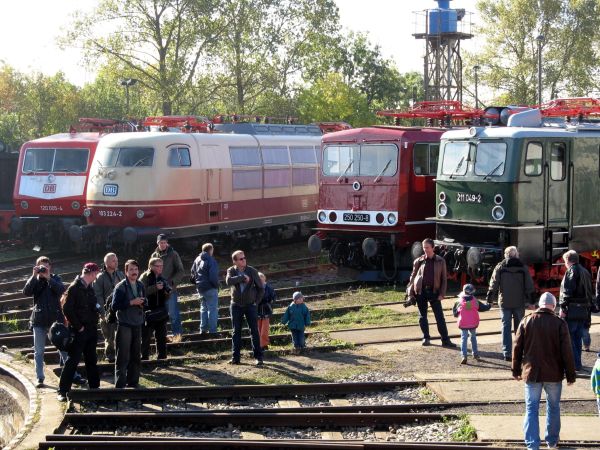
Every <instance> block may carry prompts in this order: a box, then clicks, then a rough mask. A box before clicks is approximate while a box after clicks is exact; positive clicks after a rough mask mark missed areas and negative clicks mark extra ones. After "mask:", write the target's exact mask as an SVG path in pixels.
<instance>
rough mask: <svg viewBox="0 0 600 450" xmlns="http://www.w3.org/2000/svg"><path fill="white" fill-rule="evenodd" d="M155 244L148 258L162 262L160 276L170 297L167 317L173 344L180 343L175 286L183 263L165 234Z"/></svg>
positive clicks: (179, 278)
mask: <svg viewBox="0 0 600 450" xmlns="http://www.w3.org/2000/svg"><path fill="white" fill-rule="evenodd" d="M156 244H157V247H156V250H155V251H154V253H152V255H151V256H150V257H151V258H160V259H162V260H163V274H162V276H163V277H164V278H165V279H166V280H167V283H169V286H171V295H170V296H169V300H168V301H167V306H168V308H169V317H170V318H171V331H172V332H173V342H181V333H182V332H183V328H182V327H181V318H180V316H179V305H178V304H177V300H178V299H177V284H178V283H179V282H180V281H181V280H182V278H183V276H184V275H185V273H184V272H185V271H184V269H183V263H182V262H181V257H180V256H179V253H177V252H176V251H175V249H174V248H173V247H171V246H170V245H169V240H168V239H167V235H166V234H159V235H158V236H157V238H156Z"/></svg>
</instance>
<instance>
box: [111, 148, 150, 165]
mask: <svg viewBox="0 0 600 450" xmlns="http://www.w3.org/2000/svg"><path fill="white" fill-rule="evenodd" d="M153 162H154V149H153V148H149V147H120V148H110V149H108V151H107V152H106V153H105V154H104V155H103V158H102V159H100V164H101V165H102V166H107V167H152V164H153Z"/></svg>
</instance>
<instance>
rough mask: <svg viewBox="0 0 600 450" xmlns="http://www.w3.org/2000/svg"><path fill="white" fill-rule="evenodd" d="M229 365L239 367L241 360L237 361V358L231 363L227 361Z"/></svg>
mask: <svg viewBox="0 0 600 450" xmlns="http://www.w3.org/2000/svg"><path fill="white" fill-rule="evenodd" d="M227 364H231V365H234V366H239V365H240V360H239V359H235V358H231V359H230V360H229V361H227Z"/></svg>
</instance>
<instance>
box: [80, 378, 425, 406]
mask: <svg viewBox="0 0 600 450" xmlns="http://www.w3.org/2000/svg"><path fill="white" fill-rule="evenodd" d="M424 385H425V383H424V382H422V381H411V380H409V381H379V382H360V383H310V384H246V385H244V384H240V385H234V386H175V387H165V388H148V389H146V388H140V389H114V388H110V389H104V388H103V389H89V390H83V389H75V390H72V391H71V392H69V399H70V400H72V401H79V402H80V401H83V400H87V401H98V400H102V401H107V400H125V399H127V400H157V399H164V400H168V399H187V400H190V399H196V400H205V399H216V398H218V399H237V398H252V397H273V398H276V397H286V398H294V397H295V396H298V395H317V394H331V395H335V394H338V395H341V394H354V393H361V392H376V391H389V390H393V389H397V388H408V387H417V386H424Z"/></svg>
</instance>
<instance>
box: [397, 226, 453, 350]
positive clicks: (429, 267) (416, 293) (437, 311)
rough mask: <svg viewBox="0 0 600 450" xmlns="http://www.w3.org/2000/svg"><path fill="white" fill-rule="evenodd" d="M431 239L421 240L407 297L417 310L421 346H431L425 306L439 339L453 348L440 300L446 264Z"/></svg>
mask: <svg viewBox="0 0 600 450" xmlns="http://www.w3.org/2000/svg"><path fill="white" fill-rule="evenodd" d="M433 245H434V243H433V239H429V238H428V239H425V240H424V241H423V252H425V254H424V255H423V256H420V257H418V258H417V259H415V261H414V262H413V271H412V274H411V275H410V280H409V281H408V286H407V289H406V296H407V297H408V300H409V304H410V303H413V304H414V303H416V304H417V307H418V308H419V326H420V327H421V331H422V332H423V343H422V345H431V342H430V340H431V336H430V335H429V322H428V320H427V306H428V305H427V303H428V302H429V304H431V309H432V310H433V314H434V315H435V321H436V323H437V329H438V331H439V333H440V336H441V338H442V346H443V347H450V348H453V347H456V344H454V343H453V342H452V341H451V340H450V338H449V337H448V327H447V326H446V320H445V319H444V311H443V309H442V300H443V299H444V296H445V295H446V287H447V279H446V261H444V258H442V257H441V256H438V255H436V254H435V253H434V251H433Z"/></svg>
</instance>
